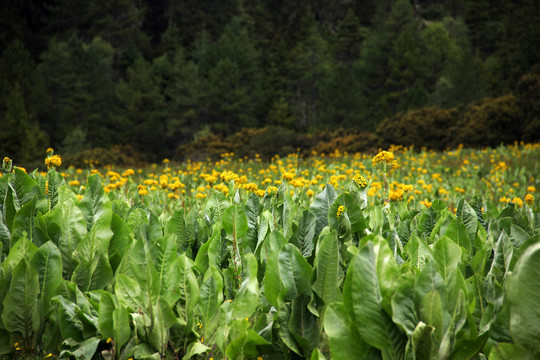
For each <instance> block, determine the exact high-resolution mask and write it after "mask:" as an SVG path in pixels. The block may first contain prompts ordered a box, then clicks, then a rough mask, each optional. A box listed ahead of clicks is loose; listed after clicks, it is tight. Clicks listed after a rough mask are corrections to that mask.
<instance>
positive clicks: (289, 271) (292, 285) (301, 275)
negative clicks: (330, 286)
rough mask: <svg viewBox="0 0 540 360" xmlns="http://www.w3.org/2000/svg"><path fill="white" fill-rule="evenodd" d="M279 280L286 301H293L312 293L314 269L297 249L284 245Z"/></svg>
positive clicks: (279, 257) (278, 262)
mask: <svg viewBox="0 0 540 360" xmlns="http://www.w3.org/2000/svg"><path fill="white" fill-rule="evenodd" d="M277 265H278V271H279V278H280V281H281V284H282V286H283V292H282V297H283V300H284V301H291V300H293V299H294V298H296V297H297V296H299V295H302V294H305V295H309V294H310V293H311V274H312V272H313V268H312V267H311V266H310V265H309V264H308V263H307V261H306V259H305V258H304V257H303V256H302V254H301V253H300V251H299V250H298V248H297V247H295V246H294V245H292V244H286V245H284V246H283V247H282V248H281V250H280V252H279V254H278V256H277Z"/></svg>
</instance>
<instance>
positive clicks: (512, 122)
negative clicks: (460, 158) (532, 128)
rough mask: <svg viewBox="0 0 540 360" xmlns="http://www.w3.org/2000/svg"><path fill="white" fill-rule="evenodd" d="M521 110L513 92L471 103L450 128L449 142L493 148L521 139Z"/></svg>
mask: <svg viewBox="0 0 540 360" xmlns="http://www.w3.org/2000/svg"><path fill="white" fill-rule="evenodd" d="M523 119H524V117H523V111H522V109H521V108H520V106H519V104H518V101H517V99H516V97H515V96H514V95H513V94H508V95H504V96H501V97H497V98H490V99H484V100H482V101H481V102H480V103H479V104H478V105H471V106H470V107H469V110H468V111H467V112H466V113H465V115H464V117H463V119H462V121H460V123H459V124H458V126H457V127H456V128H455V129H453V134H455V136H454V140H453V145H454V146H456V145H458V144H463V145H465V146H472V147H482V146H491V147H496V146H499V145H500V144H511V143H513V142H514V141H519V140H521V132H522V127H523Z"/></svg>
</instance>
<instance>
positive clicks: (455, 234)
mask: <svg viewBox="0 0 540 360" xmlns="http://www.w3.org/2000/svg"><path fill="white" fill-rule="evenodd" d="M444 235H445V236H447V237H448V238H449V239H450V240H452V241H453V242H455V243H456V244H458V245H459V246H461V247H462V248H464V249H465V250H466V251H467V252H469V253H471V252H472V243H471V239H470V238H469V233H468V232H467V228H466V227H465V225H464V224H463V222H462V221H461V220H460V219H453V220H452V221H451V222H450V225H448V228H447V229H446V232H445V233H444Z"/></svg>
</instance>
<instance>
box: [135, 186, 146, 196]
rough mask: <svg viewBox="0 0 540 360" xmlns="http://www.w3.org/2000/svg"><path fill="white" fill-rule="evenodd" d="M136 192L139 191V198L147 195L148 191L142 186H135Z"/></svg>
mask: <svg viewBox="0 0 540 360" xmlns="http://www.w3.org/2000/svg"><path fill="white" fill-rule="evenodd" d="M137 190H139V195H140V196H145V195H148V189H147V188H146V186H144V185H139V186H137Z"/></svg>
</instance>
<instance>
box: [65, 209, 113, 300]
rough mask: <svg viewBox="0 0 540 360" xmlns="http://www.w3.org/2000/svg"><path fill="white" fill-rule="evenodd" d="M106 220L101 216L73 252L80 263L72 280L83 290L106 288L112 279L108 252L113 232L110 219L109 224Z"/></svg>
mask: <svg viewBox="0 0 540 360" xmlns="http://www.w3.org/2000/svg"><path fill="white" fill-rule="evenodd" d="M111 218H112V213H111ZM106 221H107V220H106V218H105V217H102V218H99V219H98V220H97V221H96V222H95V223H94V226H93V227H92V228H91V230H90V232H89V233H87V234H86V235H85V237H84V238H83V239H82V241H81V242H80V243H79V245H78V246H77V249H76V250H75V252H74V253H73V258H74V259H76V260H77V262H78V263H79V265H78V266H77V267H76V268H75V271H74V273H73V276H72V281H73V282H75V283H76V284H77V285H78V286H79V288H80V289H81V290H82V291H90V290H96V289H104V288H105V286H107V285H109V284H110V282H111V281H112V278H113V272H112V268H111V265H110V264H109V259H108V257H107V254H108V249H109V242H110V240H111V238H112V236H113V232H112V231H111V230H110V221H109V225H107V224H104V222H106Z"/></svg>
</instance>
